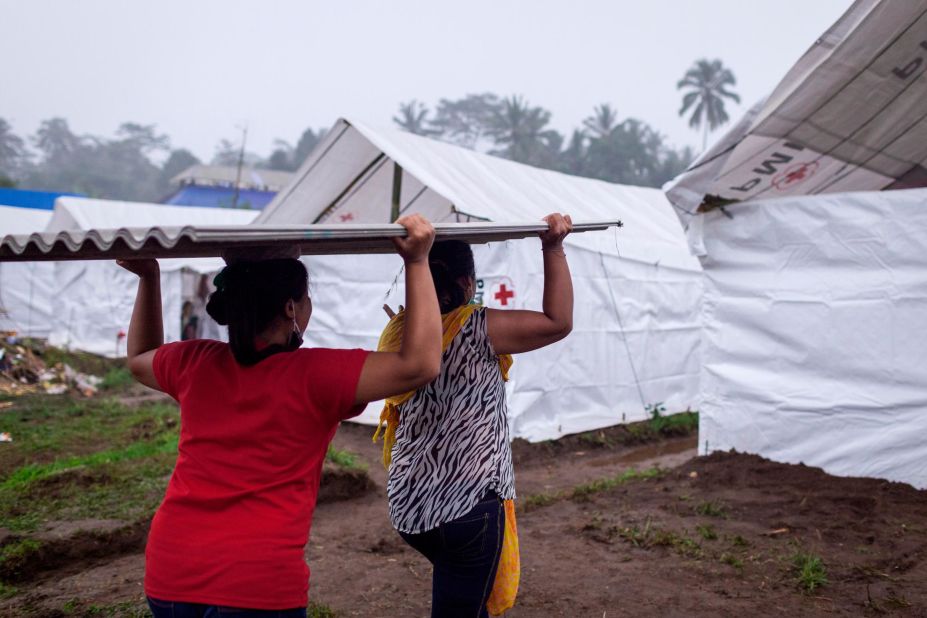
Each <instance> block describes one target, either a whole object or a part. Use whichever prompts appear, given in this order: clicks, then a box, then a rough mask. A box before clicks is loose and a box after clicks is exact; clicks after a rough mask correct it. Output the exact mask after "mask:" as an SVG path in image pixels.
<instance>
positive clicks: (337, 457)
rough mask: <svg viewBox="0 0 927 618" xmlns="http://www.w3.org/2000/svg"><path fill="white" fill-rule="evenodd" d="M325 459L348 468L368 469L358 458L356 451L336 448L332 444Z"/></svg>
mask: <svg viewBox="0 0 927 618" xmlns="http://www.w3.org/2000/svg"><path fill="white" fill-rule="evenodd" d="M325 459H326V460H328V461H330V462H331V463H333V464H335V465H337V466H341V467H342V468H347V469H349V470H366V469H367V465H366V464H365V463H364V462H362V461H361V460H360V459H358V457H357V455H355V454H354V453H349V452H348V451H342V450H339V449H336V448H335V447H334V446H332V445H331V444H329V445H328V452H326V453H325Z"/></svg>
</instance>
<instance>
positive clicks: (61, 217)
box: [45, 197, 257, 356]
mask: <svg viewBox="0 0 927 618" xmlns="http://www.w3.org/2000/svg"><path fill="white" fill-rule="evenodd" d="M256 215H257V213H256V212H254V211H247V210H232V209H225V208H195V207H189V206H165V205H163V204H145V203H139V202H117V201H111V200H96V199H88V198H79V197H59V198H58V199H57V200H56V201H55V211H54V214H53V215H52V217H51V220H50V221H49V223H48V225H47V227H46V228H45V231H46V232H61V231H64V230H91V229H111V228H123V227H134V228H146V227H154V226H182V225H201V226H202V225H245V224H248V223H250V222H251V221H253V220H254V218H255V216H256ZM160 263H161V294H162V300H163V306H164V312H163V316H164V331H165V340H166V341H176V340H178V339H180V336H181V332H180V331H181V311H182V306H183V304H184V302H187V301H189V302H191V303H193V304H194V306H195V310H196V311H197V312H198V314H199V315H198V317H199V319H200V324H201V329H200V333H199V334H200V335H202V336H211V337H214V338H219V337H220V336H221V331H220V329H219V328H218V325H216V324H215V323H214V322H212V320H210V319H209V318H208V316H206V315H205V313H204V312H203V311H202V302H203V300H204V299H203V294H202V293H201V289H200V286H201V284H203V283H205V284H207V285H208V283H209V282H210V281H211V277H210V275H211V274H212V273H214V272H216V271H218V270H219V269H221V268H222V266H223V263H222V260H220V259H218V258H183V259H167V260H160ZM54 264H55V266H54V277H55V278H54V282H53V284H52V285H53V288H54V293H55V297H56V301H55V311H54V312H53V315H52V316H51V324H50V332H49V335H48V340H49V343H51V344H52V345H58V346H64V347H69V348H74V349H80V350H85V351H88V352H93V353H96V354H103V355H107V356H122V355H124V354H125V343H124V338H123V337H120V333H123V334H124V333H125V332H126V331H127V330H128V326H129V318H130V317H131V315H132V307H133V305H134V302H135V291H136V288H137V278H136V277H135V275H133V274H131V273H129V272H127V271H125V270H124V269H122V268H120V267H119V266H117V265H116V264H115V263H114V262H111V261H67V262H55V263H54ZM204 277H205V281H204Z"/></svg>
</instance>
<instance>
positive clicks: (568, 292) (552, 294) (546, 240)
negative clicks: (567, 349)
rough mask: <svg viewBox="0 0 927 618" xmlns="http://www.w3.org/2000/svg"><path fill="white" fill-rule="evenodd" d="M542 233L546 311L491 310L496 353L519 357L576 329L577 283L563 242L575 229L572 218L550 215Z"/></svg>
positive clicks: (489, 323) (491, 335) (489, 321)
mask: <svg viewBox="0 0 927 618" xmlns="http://www.w3.org/2000/svg"><path fill="white" fill-rule="evenodd" d="M544 220H545V221H547V223H548V225H549V226H550V227H549V229H548V231H547V232H544V233H543V234H541V247H542V252H543V254H544V301H543V311H524V310H514V311H506V310H500V309H487V310H486V317H487V330H488V332H489V340H490V341H491V342H492V347H493V349H494V350H495V351H496V354H518V353H519V352H528V351H531V350H536V349H538V348H543V347H544V346H546V345H550V344H551V343H554V342H555V341H560V340H561V339H563V338H564V337H566V336H567V335H569V334H570V331H571V330H572V329H573V280H572V278H571V277H570V267H569V265H568V264H567V260H566V253H565V252H564V251H563V239H564V237H565V236H566V235H567V234H569V233H570V230H572V229H573V222H572V221H571V220H570V217H569V215H567V216H561V215H559V214H553V215H548V216H547V217H545V218H544Z"/></svg>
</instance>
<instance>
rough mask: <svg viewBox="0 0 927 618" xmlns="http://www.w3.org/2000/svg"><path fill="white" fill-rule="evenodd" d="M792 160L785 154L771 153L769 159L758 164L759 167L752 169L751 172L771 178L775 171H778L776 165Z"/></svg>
mask: <svg viewBox="0 0 927 618" xmlns="http://www.w3.org/2000/svg"><path fill="white" fill-rule="evenodd" d="M792 159H793V157H791V156H789V155H787V154H782V153H781V152H774V153H772V157H771V158H769V159H766V160H765V161H763V162H762V163H761V164H760V167H754V168H753V171H754V172H756V173H757V174H765V175H767V176H771V175H773V174H775V173H776V171H778V170H777V168H776V164H777V163H788V162H789V161H791V160H792Z"/></svg>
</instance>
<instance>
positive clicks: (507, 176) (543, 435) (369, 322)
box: [256, 120, 701, 440]
mask: <svg viewBox="0 0 927 618" xmlns="http://www.w3.org/2000/svg"><path fill="white" fill-rule="evenodd" d="M555 211H559V212H567V213H570V214H571V215H572V216H573V218H574V219H575V220H577V221H579V220H602V219H615V218H618V219H621V220H622V221H623V222H624V224H625V227H624V228H623V229H621V230H619V231H617V232H616V231H614V230H612V231H609V232H593V233H585V234H581V235H577V236H575V237H573V238H569V239H568V242H567V252H568V254H569V260H570V266H571V269H572V271H573V276H574V288H575V290H576V292H575V293H576V309H575V317H574V330H573V333H572V334H571V335H570V336H569V337H568V338H567V339H565V340H564V341H562V342H559V343H557V344H555V345H553V346H550V347H549V348H545V349H543V350H538V351H536V352H532V353H529V354H524V355H521V356H519V357H518V358H517V359H516V362H515V366H514V369H513V371H512V380H511V381H510V382H509V406H510V419H511V424H512V429H513V435H514V436H517V437H523V438H527V439H529V440H543V439H549V438H556V437H558V436H561V435H564V434H567V433H574V432H579V431H585V430H591V429H596V428H600V427H606V426H610V425H615V424H618V423H621V422H626V421H627V422H629V421H635V420H640V419H643V418H645V417H646V411H645V408H646V407H647V406H648V405H651V404H657V403H660V402H662V403H663V404H664V405H665V406H666V408H667V409H669V410H672V411H677V410H683V409H686V408H687V407H688V406H690V405H691V404H692V402H693V401H694V400H695V398H696V394H697V388H698V385H697V375H698V367H699V360H698V342H699V324H698V311H699V301H700V295H701V280H700V268H699V265H698V262H697V260H695V259H694V258H692V257H691V255H689V252H688V249H687V247H686V244H685V238H684V235H683V231H682V228H681V226H680V224H679V221H678V220H677V219H676V217H675V215H674V214H673V211H672V208H671V207H670V205H669V203H668V202H667V200H666V198H665V197H664V196H663V195H662V193H661V192H660V191H658V190H656V189H647V188H642V187H628V186H620V185H615V184H611V183H607V182H602V181H598V180H590V179H584V178H577V177H573V176H568V175H565V174H560V173H557V172H552V171H547V170H541V169H537V168H533V167H529V166H526V165H521V164H518V163H514V162H511V161H506V160H503V159H499V158H496V157H491V156H488V155H484V154H481V153H477V152H474V151H471V150H467V149H463V148H459V147H456V146H452V145H449V144H445V143H442V142H437V141H434V140H429V139H425V138H422V137H419V136H415V135H411V134H408V133H403V132H399V131H396V130H390V129H379V128H378V129H374V128H372V127H370V126H368V125H365V124H363V123H359V122H354V121H351V122H348V121H345V120H341V121H339V122H338V123H336V125H335V126H334V127H333V128H332V130H331V131H329V133H328V134H327V137H326V139H325V140H324V141H323V142H322V143H321V144H320V145H319V146H318V147H317V148H316V149H315V150H314V151H313V153H312V154H311V155H310V156H309V158H308V159H307V161H306V162H305V163H304V164H303V166H302V168H301V169H300V170H299V171H298V172H297V173H296V174H295V176H294V181H293V182H292V184H291V185H289V186H288V187H287V188H286V189H284V190H283V191H281V192H280V193H279V194H278V195H277V197H276V199H275V200H274V201H273V202H272V203H271V204H270V205H268V207H267V208H266V209H265V210H264V212H263V213H262V214H261V216H260V217H259V218H258V219H257V221H256V222H258V223H267V224H289V223H300V224H305V223H316V222H319V223H322V222H324V223H336V222H351V223H384V222H389V221H391V220H394V219H395V217H396V214H397V213H401V214H405V213H413V212H419V213H422V214H425V215H426V216H428V217H429V218H430V219H432V220H433V221H473V220H491V221H494V222H500V223H501V222H514V221H520V222H524V221H534V220H538V219H540V218H541V217H542V216H544V215H546V214H548V213H550V212H555ZM474 253H475V257H476V261H477V277H478V287H479V292H478V295H479V297H480V298H481V300H482V301H483V302H484V303H485V304H487V305H489V306H492V307H500V308H533V309H540V307H541V294H542V290H543V272H542V261H541V252H540V244H539V243H538V242H537V241H536V240H522V241H507V242H503V243H494V244H490V245H488V246H478V247H475V248H474ZM305 259H306V260H307V263H308V266H309V270H310V278H311V283H312V290H313V294H314V297H313V306H314V312H313V317H312V321H311V323H310V327H309V331H308V341H309V343H310V344H312V345H329V346H339V347H341V346H357V347H365V348H372V347H374V346H375V345H376V342H377V338H378V336H379V334H380V331H381V330H382V328H383V326H384V325H385V323H386V319H387V318H386V315H385V313H384V312H383V310H382V308H381V307H382V305H383V303H384V301H385V302H387V303H389V304H391V305H392V306H393V308H395V307H396V305H398V304H399V303H401V302H402V298H403V288H402V277H401V265H402V263H401V260H399V259H398V258H397V257H395V256H318V257H310V258H305ZM378 413H379V406H378V405H377V404H372V405H371V406H369V407H368V409H367V411H366V412H365V414H364V415H363V416H362V417H361V420H362V421H365V422H372V421H373V420H374V419H376V418H377V416H378Z"/></svg>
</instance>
